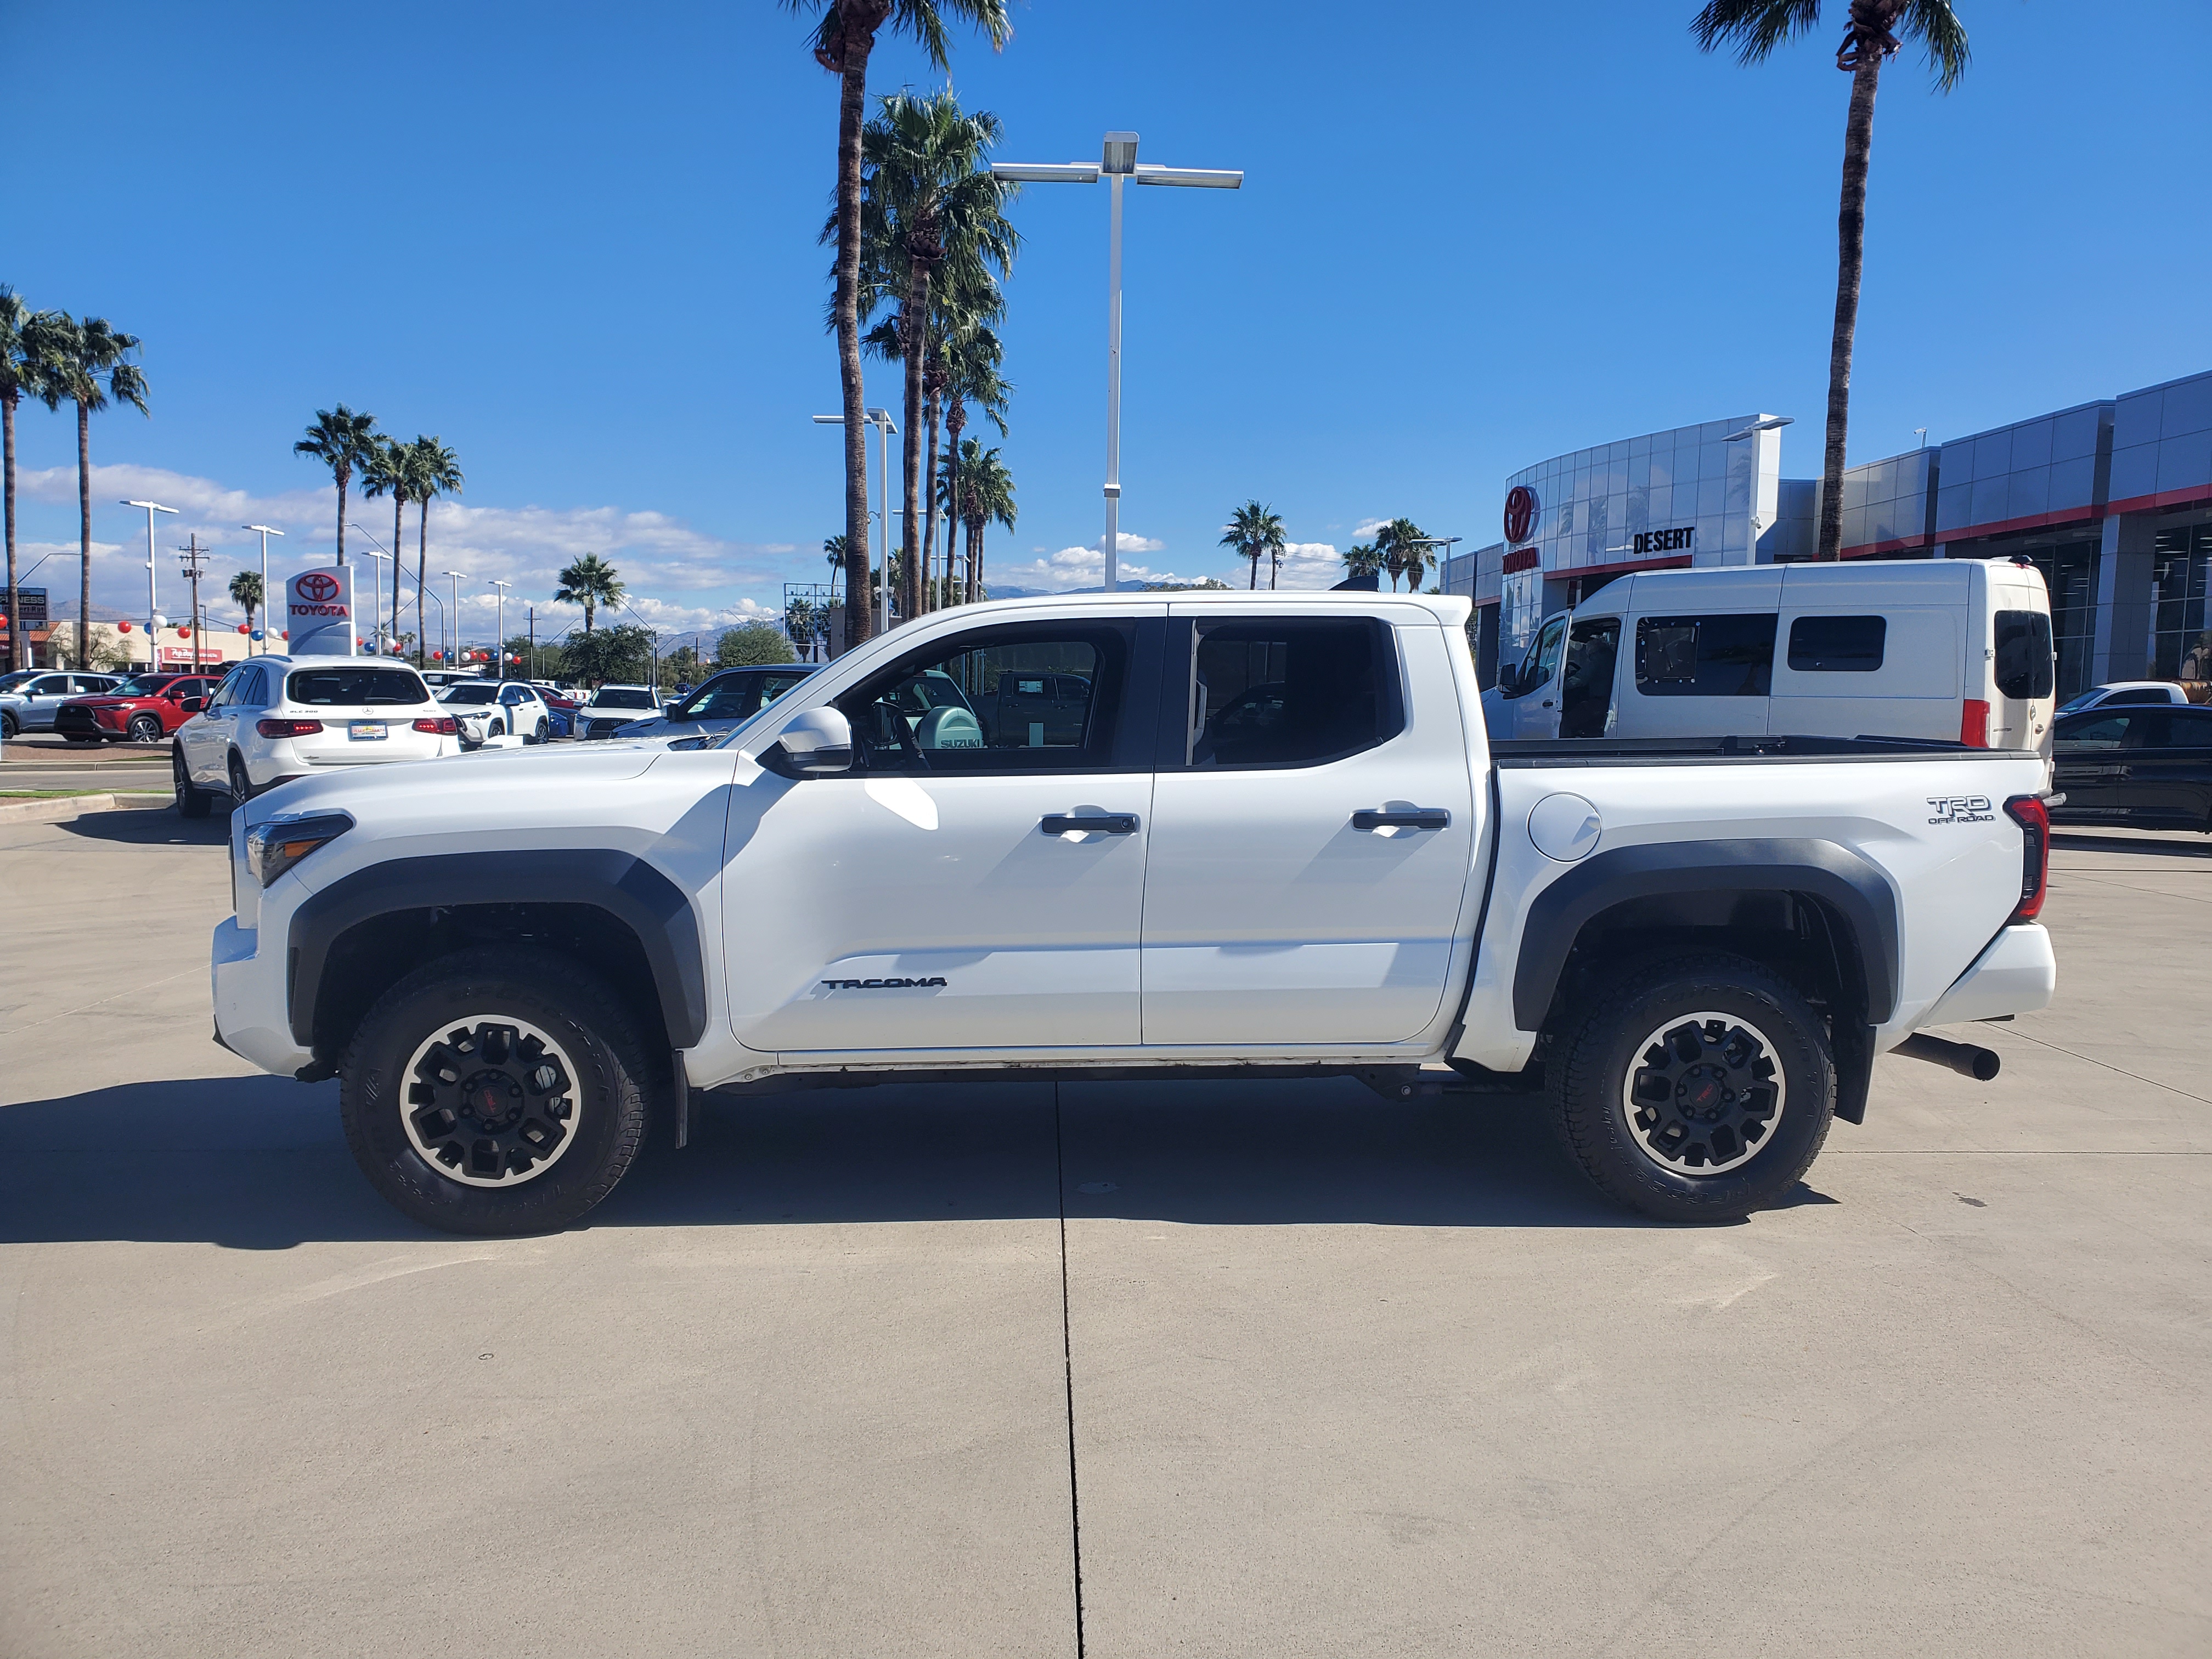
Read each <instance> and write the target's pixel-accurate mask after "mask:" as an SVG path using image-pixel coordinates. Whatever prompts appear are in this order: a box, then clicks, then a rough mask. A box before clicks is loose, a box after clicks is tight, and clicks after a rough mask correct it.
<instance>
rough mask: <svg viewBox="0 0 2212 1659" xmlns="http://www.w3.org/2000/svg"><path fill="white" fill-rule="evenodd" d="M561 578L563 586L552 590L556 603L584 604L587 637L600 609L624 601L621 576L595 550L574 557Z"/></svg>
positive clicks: (590, 633) (589, 636) (585, 635)
mask: <svg viewBox="0 0 2212 1659" xmlns="http://www.w3.org/2000/svg"><path fill="white" fill-rule="evenodd" d="M560 580H561V586H559V587H557V588H556V589H555V590H554V592H553V600H554V603H555V604H556V605H582V606H583V607H584V637H585V638H586V639H587V640H588V639H590V638H591V636H592V617H593V615H594V614H595V613H596V612H597V611H598V610H599V607H600V606H601V605H620V604H621V603H622V599H623V592H624V589H623V580H622V577H621V575H620V574H618V573H617V571H616V569H615V568H614V566H612V565H611V564H609V563H608V562H606V561H605V559H603V558H601V557H600V556H599V555H598V554H596V553H586V554H585V555H584V556H582V557H581V558H580V559H575V560H572V561H571V562H569V564H568V568H566V569H564V570H562V573H561V577H560Z"/></svg>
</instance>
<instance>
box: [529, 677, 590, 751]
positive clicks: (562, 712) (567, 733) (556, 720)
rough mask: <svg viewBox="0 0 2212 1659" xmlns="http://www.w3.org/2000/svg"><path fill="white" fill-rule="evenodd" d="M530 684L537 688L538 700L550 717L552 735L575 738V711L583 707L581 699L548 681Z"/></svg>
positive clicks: (536, 681)
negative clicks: (542, 703)
mask: <svg viewBox="0 0 2212 1659" xmlns="http://www.w3.org/2000/svg"><path fill="white" fill-rule="evenodd" d="M530 683H531V684H532V685H534V686H536V687H537V688H538V699H539V701H541V702H544V705H545V707H546V709H547V711H548V712H549V714H550V715H551V717H552V720H553V735H554V736H555V737H556V738H570V737H574V736H575V734H576V711H577V710H578V709H579V708H582V707H583V706H584V705H583V700H582V698H580V696H577V695H576V694H575V693H574V692H573V691H568V690H563V689H562V688H561V687H559V686H556V685H555V684H553V683H552V682H551V681H550V680H532V681H531V682H530Z"/></svg>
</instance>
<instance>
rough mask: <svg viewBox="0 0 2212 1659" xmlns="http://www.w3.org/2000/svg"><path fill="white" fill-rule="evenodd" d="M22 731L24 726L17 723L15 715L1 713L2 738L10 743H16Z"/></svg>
mask: <svg viewBox="0 0 2212 1659" xmlns="http://www.w3.org/2000/svg"><path fill="white" fill-rule="evenodd" d="M22 729H23V728H22V726H21V725H19V724H18V723H17V722H16V720H15V716H14V715H13V714H6V713H0V738H4V739H6V740H7V741H8V742H9V743H13V742H15V738H16V735H17V733H19V732H21V731H22Z"/></svg>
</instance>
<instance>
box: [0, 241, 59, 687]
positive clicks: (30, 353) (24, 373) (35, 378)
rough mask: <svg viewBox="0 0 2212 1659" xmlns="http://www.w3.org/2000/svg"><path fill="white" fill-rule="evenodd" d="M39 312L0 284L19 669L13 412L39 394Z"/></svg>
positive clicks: (1, 505)
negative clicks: (25, 400)
mask: <svg viewBox="0 0 2212 1659" xmlns="http://www.w3.org/2000/svg"><path fill="white" fill-rule="evenodd" d="M42 314H43V313H39V312H35V311H33V310H32V309H31V308H30V307H28V306H27V305H25V304H24V303H23V301H22V299H21V296H20V295H17V294H16V292H15V289H12V288H9V287H8V286H6V285H5V284H4V283H0V473H3V474H4V478H0V520H4V521H5V525H4V534H5V538H6V540H7V544H8V666H9V669H10V670H14V669H18V668H21V667H23V666H24V665H26V664H27V663H28V662H29V660H30V654H31V647H30V642H29V639H28V637H27V635H26V633H25V630H24V628H23V599H22V595H21V593H19V592H16V589H15V410H16V408H17V407H18V406H19V405H20V404H21V403H22V401H23V394H24V393H25V392H29V393H30V394H31V395H32V396H33V397H34V398H35V397H37V396H38V395H39V392H38V387H39V386H40V384H41V383H42V376H43V374H44V373H45V365H44V364H43V362H41V356H42V354H44V353H45V352H46V350H47V349H50V348H51V346H52V343H53V338H52V332H51V330H50V329H49V327H48V326H47V325H46V324H44V323H42V322H41V320H40V319H41V317H42Z"/></svg>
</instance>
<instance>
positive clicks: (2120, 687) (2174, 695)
mask: <svg viewBox="0 0 2212 1659" xmlns="http://www.w3.org/2000/svg"><path fill="white" fill-rule="evenodd" d="M2188 701H2189V693H2188V691H2187V690H2185V689H2184V688H2183V686H2182V685H2181V684H2180V682H2179V681H2178V680H2114V681H2113V682H2112V684H2110V685H2093V686H2091V687H2090V688H2089V689H2088V690H2087V691H2084V692H2082V693H2081V695H2080V696H2076V697H2069V699H2068V700H2067V701H2066V702H2063V703H2061V704H2060V705H2059V707H2058V712H2059V713H2060V714H2080V713H2081V711H2082V710H2083V709H2085V708H2114V707H2118V706H2120V705H2124V704H2132V703H2167V704H2172V703H2178V702H2188Z"/></svg>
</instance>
